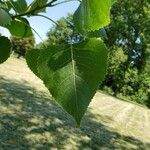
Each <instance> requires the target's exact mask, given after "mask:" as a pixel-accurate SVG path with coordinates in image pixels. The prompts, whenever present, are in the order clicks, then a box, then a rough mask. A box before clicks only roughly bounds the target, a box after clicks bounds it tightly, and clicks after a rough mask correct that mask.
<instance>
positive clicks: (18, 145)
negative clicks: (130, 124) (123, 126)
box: [0, 77, 150, 150]
mask: <svg viewBox="0 0 150 150" xmlns="http://www.w3.org/2000/svg"><path fill="white" fill-rule="evenodd" d="M96 117H98V118H100V120H97V121H95V120H96V119H94V118H96ZM110 119H111V118H108V117H105V116H96V115H95V114H92V112H91V111H90V110H89V111H88V112H87V114H86V115H85V117H84V118H83V121H82V124H81V129H77V128H75V123H74V121H73V120H72V118H70V116H69V115H68V114H66V113H65V112H64V111H63V110H62V109H61V108H60V107H59V106H57V105H56V104H55V103H54V102H53V101H52V100H50V98H49V96H48V94H47V93H44V92H39V91H37V90H36V89H34V88H32V87H31V86H30V85H29V84H28V83H27V82H21V83H20V82H18V81H12V80H6V79H4V78H2V77H0V150H30V149H36V150H38V149H39V150H48V149H53V148H57V149H94V150H99V149H100V150H103V149H105V150H109V149H110V150H112V149H125V150H127V149H130V150H132V149H133V150H134V149H138V150H149V149H150V143H143V142H142V141H140V140H138V139H135V138H133V137H127V136H124V135H121V134H119V133H117V132H114V131H111V130H110V129H109V128H108V127H106V126H105V125H103V123H102V122H107V121H109V120H110Z"/></svg>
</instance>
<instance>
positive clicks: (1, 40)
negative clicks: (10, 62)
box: [0, 36, 11, 64]
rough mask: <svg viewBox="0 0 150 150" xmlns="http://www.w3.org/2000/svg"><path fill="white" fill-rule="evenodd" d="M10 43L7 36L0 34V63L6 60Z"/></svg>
mask: <svg viewBox="0 0 150 150" xmlns="http://www.w3.org/2000/svg"><path fill="white" fill-rule="evenodd" d="M10 50H11V43H10V41H9V39H8V38H6V37H4V36H0V64H1V63H3V62H4V61H6V60H7V59H8V57H9V55H10Z"/></svg>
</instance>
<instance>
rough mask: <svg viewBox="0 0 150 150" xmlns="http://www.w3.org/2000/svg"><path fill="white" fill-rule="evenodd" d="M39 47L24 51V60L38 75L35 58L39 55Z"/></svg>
mask: <svg viewBox="0 0 150 150" xmlns="http://www.w3.org/2000/svg"><path fill="white" fill-rule="evenodd" d="M40 51H41V50H40V49H31V50H28V51H27V52H26V56H25V58H26V62H27V65H28V67H29V68H30V69H31V71H32V72H33V73H34V74H35V75H36V76H38V77H40V75H39V72H38V70H37V60H38V57H39V55H40Z"/></svg>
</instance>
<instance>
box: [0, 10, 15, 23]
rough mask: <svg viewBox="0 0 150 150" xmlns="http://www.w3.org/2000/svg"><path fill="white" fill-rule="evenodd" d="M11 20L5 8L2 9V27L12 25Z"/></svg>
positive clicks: (0, 19)
mask: <svg viewBox="0 0 150 150" xmlns="http://www.w3.org/2000/svg"><path fill="white" fill-rule="evenodd" d="M11 20H12V19H11V17H10V15H9V14H8V13H7V12H6V11H5V10H4V9H3V8H0V26H5V25H7V24H10V22H11Z"/></svg>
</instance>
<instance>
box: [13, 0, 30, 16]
mask: <svg viewBox="0 0 150 150" xmlns="http://www.w3.org/2000/svg"><path fill="white" fill-rule="evenodd" d="M11 3H12V4H13V6H14V9H15V11H17V12H18V13H24V12H25V11H26V10H27V8H28V6H27V3H26V1H25V0H17V1H11Z"/></svg>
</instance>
